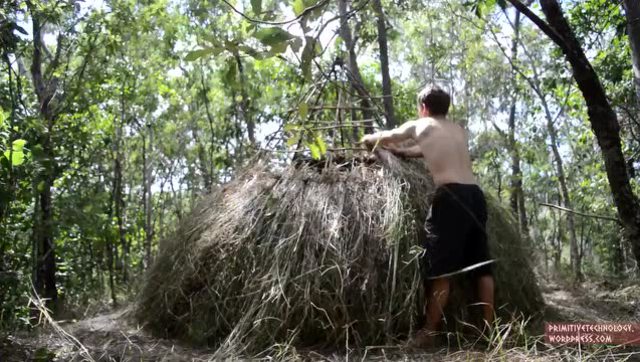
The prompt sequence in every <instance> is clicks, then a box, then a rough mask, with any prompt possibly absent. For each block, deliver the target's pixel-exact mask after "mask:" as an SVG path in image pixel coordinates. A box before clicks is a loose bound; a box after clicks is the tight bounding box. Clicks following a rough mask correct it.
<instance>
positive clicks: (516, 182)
mask: <svg viewBox="0 0 640 362" xmlns="http://www.w3.org/2000/svg"><path fill="white" fill-rule="evenodd" d="M519 41H520V12H519V11H518V10H516V14H515V20H514V35H513V42H512V44H511V57H512V58H513V59H514V61H515V60H516V59H517V57H518V42H519ZM516 74H517V72H516V71H515V69H512V71H511V88H512V89H511V92H512V98H511V107H510V109H509V122H508V123H509V146H510V153H511V196H510V204H511V209H512V210H513V213H514V215H517V216H518V220H519V226H520V233H522V234H523V235H528V234H529V226H528V223H527V212H526V208H525V204H524V202H525V201H524V191H523V189H522V170H521V169H520V152H519V150H518V143H517V142H516V104H517V102H518V91H517V82H516Z"/></svg>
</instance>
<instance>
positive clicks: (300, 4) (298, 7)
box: [292, 0, 306, 16]
mask: <svg viewBox="0 0 640 362" xmlns="http://www.w3.org/2000/svg"><path fill="white" fill-rule="evenodd" d="M292 5H293V13H294V14H296V16H298V15H300V14H302V12H303V11H304V9H305V8H306V7H305V6H304V1H303V0H293V4H292Z"/></svg>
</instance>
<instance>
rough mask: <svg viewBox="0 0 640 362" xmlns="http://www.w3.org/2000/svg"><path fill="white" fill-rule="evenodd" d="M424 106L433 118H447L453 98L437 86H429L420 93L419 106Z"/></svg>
mask: <svg viewBox="0 0 640 362" xmlns="http://www.w3.org/2000/svg"><path fill="white" fill-rule="evenodd" d="M423 104H424V106H425V107H426V108H427V109H428V110H429V113H430V114H431V115H432V116H446V115H447V113H449V105H450V104H451V96H449V93H447V92H445V91H444V90H443V89H442V88H440V87H439V86H437V85H428V86H426V87H425V88H424V89H423V90H422V91H420V93H418V105H423Z"/></svg>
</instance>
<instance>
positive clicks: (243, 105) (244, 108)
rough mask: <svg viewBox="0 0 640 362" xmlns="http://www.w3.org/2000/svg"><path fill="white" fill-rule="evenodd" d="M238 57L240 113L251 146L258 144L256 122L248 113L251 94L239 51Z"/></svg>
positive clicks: (236, 56)
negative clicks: (247, 87) (248, 91)
mask: <svg viewBox="0 0 640 362" xmlns="http://www.w3.org/2000/svg"><path fill="white" fill-rule="evenodd" d="M234 57H235V59H236V63H237V64H238V75H239V76H240V97H241V98H242V100H241V101H240V102H239V103H238V105H237V107H238V114H240V115H241V116H242V121H243V122H244V123H245V124H246V125H247V136H248V138H249V142H251V146H253V147H255V146H256V136H255V128H256V126H255V123H254V122H253V120H252V119H251V116H250V115H248V114H247V113H248V111H249V106H250V104H249V95H248V94H247V89H246V88H245V87H246V82H245V74H244V66H243V65H242V59H241V58H240V54H238V53H237V52H236V53H235V54H234Z"/></svg>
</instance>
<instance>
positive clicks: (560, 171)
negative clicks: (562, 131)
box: [544, 103, 582, 280]
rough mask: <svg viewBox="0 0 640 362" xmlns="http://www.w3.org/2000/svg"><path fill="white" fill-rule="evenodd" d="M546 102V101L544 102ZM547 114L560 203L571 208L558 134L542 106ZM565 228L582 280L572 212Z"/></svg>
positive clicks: (575, 270)
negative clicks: (567, 231)
mask: <svg viewBox="0 0 640 362" xmlns="http://www.w3.org/2000/svg"><path fill="white" fill-rule="evenodd" d="M545 104H546V103H545ZM544 109H545V112H546V116H547V131H548V132H549V138H550V140H551V151H552V153H553V158H554V161H555V164H556V173H557V175H558V183H559V184H560V195H561V197H562V205H563V206H564V207H565V208H567V209H569V210H573V207H572V204H571V197H570V195H569V187H568V186H567V178H566V175H565V172H564V165H563V162H562V156H561V155H560V151H559V150H558V134H557V131H556V128H555V127H554V125H553V119H552V118H551V114H549V111H548V107H547V106H546V105H545V106H544ZM566 216H567V228H568V229H569V248H570V251H571V270H572V271H573V275H574V277H575V278H576V280H582V271H581V266H580V255H579V251H578V239H577V236H576V225H575V217H574V215H573V213H571V212H568V213H567V215H566Z"/></svg>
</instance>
